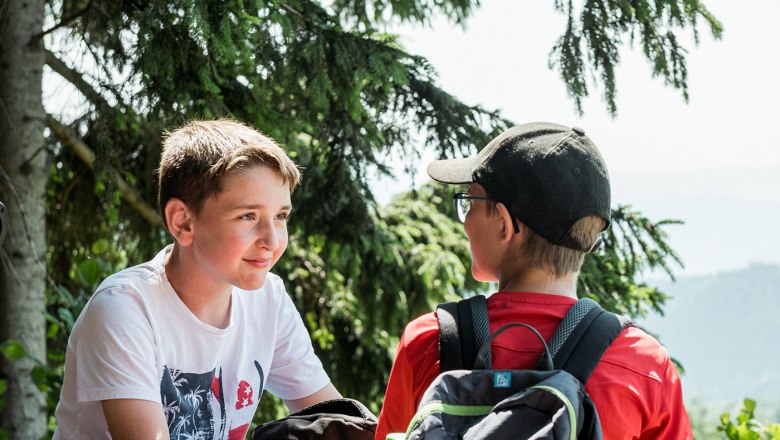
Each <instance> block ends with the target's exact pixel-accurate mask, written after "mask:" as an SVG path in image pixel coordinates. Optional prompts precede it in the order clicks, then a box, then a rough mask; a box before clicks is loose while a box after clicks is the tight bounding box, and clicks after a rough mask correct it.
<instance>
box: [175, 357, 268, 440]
mask: <svg viewBox="0 0 780 440" xmlns="http://www.w3.org/2000/svg"><path fill="white" fill-rule="evenodd" d="M254 364H255V368H256V369H257V372H258V373H259V375H260V378H259V379H260V382H259V386H258V388H257V389H259V390H260V392H262V389H263V385H264V384H263V382H264V374H263V368H262V367H261V366H260V364H259V363H258V362H257V361H255V362H254ZM232 393H235V394H233V395H235V396H236V397H237V401H236V403H235V409H231V408H229V407H227V404H226V402H225V390H224V389H223V381H222V369H221V368H219V370H218V369H217V368H215V369H214V370H212V371H209V372H207V373H184V372H182V371H181V370H176V369H172V368H168V367H167V366H165V367H164V369H163V375H162V379H161V381H160V394H161V398H162V406H163V411H164V412H165V419H166V421H167V423H168V431H169V432H170V437H171V440H174V439H195V438H197V439H242V438H244V436H245V435H246V432H247V430H248V429H249V422H251V420H252V415H253V414H251V413H250V412H254V408H255V406H254V403H255V402H256V399H259V397H260V396H259V395H256V394H255V392H254V387H253V386H252V384H251V383H250V382H249V381H248V380H240V381H239V385H238V387H237V389H235V390H233V391H232ZM232 393H231V394H232ZM243 408H247V410H246V411H244V412H246V414H239V412H240V410H241V409H243ZM236 422H238V423H236ZM235 424H238V425H240V426H237V427H236V426H235Z"/></svg>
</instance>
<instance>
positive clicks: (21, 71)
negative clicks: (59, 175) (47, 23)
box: [0, 0, 48, 439]
mask: <svg viewBox="0 0 780 440" xmlns="http://www.w3.org/2000/svg"><path fill="white" fill-rule="evenodd" d="M43 15H44V2H43V0H10V1H8V0H2V1H0V201H1V202H3V203H4V204H5V206H6V210H7V216H6V221H5V222H4V223H3V228H4V229H6V234H5V239H4V240H3V243H2V246H1V247H0V343H2V342H4V341H8V340H15V341H19V342H20V343H21V344H22V345H23V346H24V348H25V349H26V351H27V356H26V357H25V358H23V359H21V360H16V361H12V360H8V359H5V358H4V357H2V356H0V378H2V379H3V380H6V381H7V384H8V389H7V391H6V393H5V394H4V395H3V396H0V399H1V400H3V402H4V407H3V410H2V411H3V412H2V414H0V429H3V430H5V431H6V433H7V434H8V436H9V438H11V439H40V438H42V437H43V436H44V435H45V434H46V425H47V420H46V402H45V399H44V396H43V394H42V393H41V392H40V391H39V390H38V388H37V387H36V385H35V384H34V383H33V380H32V377H31V374H30V373H31V370H32V368H33V367H34V366H35V365H36V363H37V362H40V363H43V362H45V361H46V321H45V319H44V312H45V310H46V297H45V287H46V285H45V279H46V229H45V190H46V181H47V178H48V163H47V152H46V149H45V148H44V138H43V130H44V127H45V124H46V115H45V112H44V109H43V101H42V93H41V86H42V84H41V81H42V72H43V64H44V62H45V54H44V50H43V42H42V41H41V40H39V39H35V38H33V36H34V35H35V34H36V33H39V32H41V29H42V26H43Z"/></svg>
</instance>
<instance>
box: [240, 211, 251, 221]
mask: <svg viewBox="0 0 780 440" xmlns="http://www.w3.org/2000/svg"><path fill="white" fill-rule="evenodd" d="M238 219H239V220H254V219H255V214H254V213H251V212H248V213H246V214H242V215H240V216H239V217H238Z"/></svg>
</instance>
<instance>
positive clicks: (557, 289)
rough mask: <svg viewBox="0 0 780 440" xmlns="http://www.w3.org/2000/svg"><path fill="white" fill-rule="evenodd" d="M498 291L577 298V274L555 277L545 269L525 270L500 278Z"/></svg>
mask: <svg viewBox="0 0 780 440" xmlns="http://www.w3.org/2000/svg"><path fill="white" fill-rule="evenodd" d="M498 290H499V291H511V292H534V293H546V294H550V295H562V296H567V297H570V298H575V299H576V298H577V274H576V273H573V272H572V273H568V274H566V275H564V276H562V277H556V276H555V274H553V273H552V272H550V271H548V270H545V269H525V270H523V271H522V272H520V273H516V274H512V275H509V276H502V277H501V279H500V280H499V283H498Z"/></svg>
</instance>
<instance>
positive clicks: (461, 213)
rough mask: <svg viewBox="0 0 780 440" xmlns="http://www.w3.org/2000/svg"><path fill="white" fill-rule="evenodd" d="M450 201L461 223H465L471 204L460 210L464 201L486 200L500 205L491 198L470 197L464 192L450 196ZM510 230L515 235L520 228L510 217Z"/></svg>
mask: <svg viewBox="0 0 780 440" xmlns="http://www.w3.org/2000/svg"><path fill="white" fill-rule="evenodd" d="M452 200H453V202H454V203H455V217H456V218H457V219H458V220H460V222H461V223H465V222H466V214H468V213H469V211H471V204H469V207H468V209H461V203H463V201H464V200H486V201H489V202H493V203H500V202H499V201H498V200H496V199H494V198H492V197H483V196H472V195H471V194H468V193H464V192H459V193H455V195H453V196H452ZM512 228H513V229H514V230H515V234H517V233H519V232H520V228H519V227H518V226H517V219H515V218H514V217H512Z"/></svg>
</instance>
